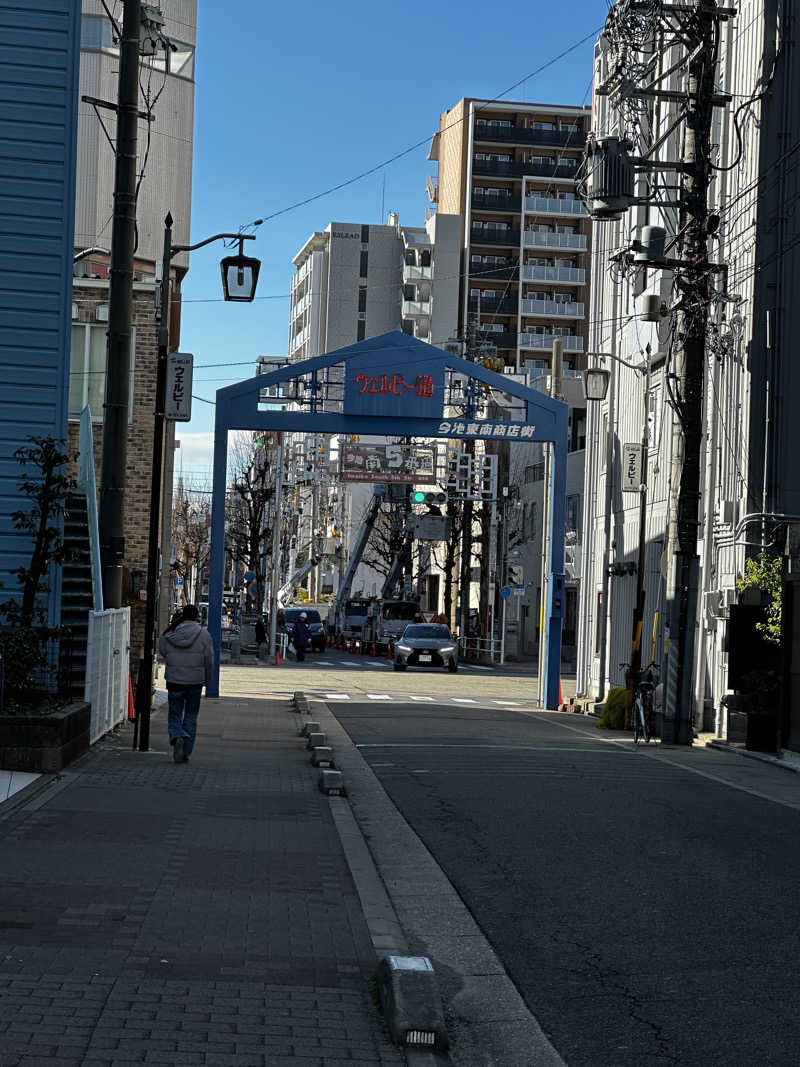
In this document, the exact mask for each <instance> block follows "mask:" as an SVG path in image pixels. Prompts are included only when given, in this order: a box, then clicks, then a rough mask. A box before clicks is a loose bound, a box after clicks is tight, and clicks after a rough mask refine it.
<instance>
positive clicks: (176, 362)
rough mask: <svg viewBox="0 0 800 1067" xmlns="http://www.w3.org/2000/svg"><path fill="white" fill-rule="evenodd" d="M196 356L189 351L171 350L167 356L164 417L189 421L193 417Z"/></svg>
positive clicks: (175, 420)
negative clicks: (193, 382) (193, 371)
mask: <svg viewBox="0 0 800 1067" xmlns="http://www.w3.org/2000/svg"><path fill="white" fill-rule="evenodd" d="M193 364H194V356H192V355H189V353H188V352H170V353H169V355H168V356H167V389H166V393H165V396H164V418H165V419H172V420H173V421H174V422H189V420H190V419H191V417H192V366H193Z"/></svg>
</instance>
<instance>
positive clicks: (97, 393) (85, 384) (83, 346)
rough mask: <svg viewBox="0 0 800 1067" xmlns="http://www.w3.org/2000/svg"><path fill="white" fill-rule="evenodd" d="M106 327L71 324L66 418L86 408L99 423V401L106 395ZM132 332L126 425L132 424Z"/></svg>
mask: <svg viewBox="0 0 800 1067" xmlns="http://www.w3.org/2000/svg"><path fill="white" fill-rule="evenodd" d="M106 334H107V327H106V326H105V325H102V326H100V325H97V326H96V325H94V324H93V323H90V322H74V323H73V324H72V337H71V342H70V351H69V417H70V418H71V419H78V418H80V414H81V412H82V411H83V409H84V408H85V407H86V405H87V404H88V405H89V408H90V409H91V412H92V421H93V422H102V421H103V401H104V399H105V395H106V347H107V340H106ZM135 350H136V331H135V329H134V330H133V331H132V333H131V372H130V378H131V380H130V398H129V401H128V422H132V421H133V383H134V377H133V375H134V353H135Z"/></svg>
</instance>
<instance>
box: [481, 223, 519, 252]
mask: <svg viewBox="0 0 800 1067" xmlns="http://www.w3.org/2000/svg"><path fill="white" fill-rule="evenodd" d="M469 239H470V243H471V244H478V245H502V246H503V247H505V246H506V245H513V246H514V248H519V239H520V232H519V230H511V229H509V230H500V229H494V228H491V229H488V228H485V227H483V226H473V227H472V229H471V230H470V233H469Z"/></svg>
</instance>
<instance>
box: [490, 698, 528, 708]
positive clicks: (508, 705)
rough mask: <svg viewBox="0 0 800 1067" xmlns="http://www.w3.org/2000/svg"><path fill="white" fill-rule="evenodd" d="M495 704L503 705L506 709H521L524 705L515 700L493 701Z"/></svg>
mask: <svg viewBox="0 0 800 1067" xmlns="http://www.w3.org/2000/svg"><path fill="white" fill-rule="evenodd" d="M492 703H493V704H502V705H503V707H504V708H521V707H522V705H521V704H519V703H517V702H515V701H513V700H493V701H492Z"/></svg>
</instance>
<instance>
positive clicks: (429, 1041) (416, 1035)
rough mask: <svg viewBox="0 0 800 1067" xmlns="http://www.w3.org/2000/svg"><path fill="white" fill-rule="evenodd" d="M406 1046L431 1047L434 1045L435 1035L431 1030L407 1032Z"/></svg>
mask: <svg viewBox="0 0 800 1067" xmlns="http://www.w3.org/2000/svg"><path fill="white" fill-rule="evenodd" d="M406 1044H407V1045H430V1046H431V1047H433V1046H434V1045H435V1044H436V1034H434V1033H433V1032H432V1031H431V1030H407V1031H406Z"/></svg>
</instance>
